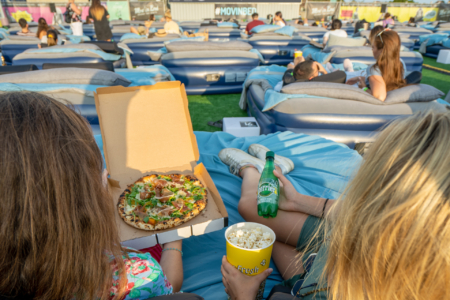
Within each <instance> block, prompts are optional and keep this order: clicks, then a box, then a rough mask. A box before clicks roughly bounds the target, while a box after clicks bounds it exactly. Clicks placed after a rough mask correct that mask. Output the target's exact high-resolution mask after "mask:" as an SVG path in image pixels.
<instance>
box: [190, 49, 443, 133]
mask: <svg viewBox="0 0 450 300" xmlns="http://www.w3.org/2000/svg"><path fill="white" fill-rule="evenodd" d="M423 60H424V61H423V63H424V64H427V65H430V66H433V67H438V68H441V69H445V70H450V65H444V64H439V63H437V62H436V59H434V58H430V57H424V58H423ZM422 83H425V84H429V85H431V86H434V87H435V88H437V89H439V90H441V91H442V92H444V93H445V94H446V95H447V93H449V89H450V76H449V75H445V74H442V73H438V72H435V71H431V70H427V69H423V71H422ZM240 96H241V95H240V94H230V95H205V96H188V99H189V112H190V114H191V119H192V125H193V127H194V130H195V131H220V129H219V128H217V127H212V126H209V125H208V122H209V121H218V120H221V119H222V118H226V117H247V113H246V112H245V111H243V110H241V109H240V108H239V99H240ZM444 98H445V96H444Z"/></svg>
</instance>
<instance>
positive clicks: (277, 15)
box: [273, 11, 286, 27]
mask: <svg viewBox="0 0 450 300" xmlns="http://www.w3.org/2000/svg"><path fill="white" fill-rule="evenodd" d="M273 24H274V25H278V26H281V27H284V26H286V21H284V20H283V14H281V11H277V12H276V13H275V17H274V18H273Z"/></svg>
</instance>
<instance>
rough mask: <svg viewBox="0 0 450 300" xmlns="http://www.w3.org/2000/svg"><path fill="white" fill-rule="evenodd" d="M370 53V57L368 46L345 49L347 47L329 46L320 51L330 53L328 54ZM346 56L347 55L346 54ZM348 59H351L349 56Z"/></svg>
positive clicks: (370, 50)
mask: <svg viewBox="0 0 450 300" xmlns="http://www.w3.org/2000/svg"><path fill="white" fill-rule="evenodd" d="M355 51H356V52H358V53H359V52H370V55H373V54H372V48H371V47H370V46H369V47H368V46H358V47H347V46H337V45H336V46H331V47H328V46H327V47H326V48H325V49H323V50H322V52H325V53H330V52H339V53H340V52H355ZM347 55H348V54H347ZM348 57H351V56H350V55H349V56H348Z"/></svg>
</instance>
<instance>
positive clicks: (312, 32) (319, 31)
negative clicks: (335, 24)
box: [292, 24, 327, 41]
mask: <svg viewBox="0 0 450 300" xmlns="http://www.w3.org/2000/svg"><path fill="white" fill-rule="evenodd" d="M292 26H293V27H295V28H297V29H298V31H297V34H298V35H306V36H307V37H309V38H310V39H314V40H315V41H317V40H319V39H322V38H323V35H324V34H325V33H327V30H326V29H325V28H322V27H315V26H303V25H297V24H296V25H292Z"/></svg>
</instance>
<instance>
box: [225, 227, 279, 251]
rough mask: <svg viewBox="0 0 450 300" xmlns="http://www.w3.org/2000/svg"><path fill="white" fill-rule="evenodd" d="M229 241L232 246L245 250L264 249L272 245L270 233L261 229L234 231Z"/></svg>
mask: <svg viewBox="0 0 450 300" xmlns="http://www.w3.org/2000/svg"><path fill="white" fill-rule="evenodd" d="M227 239H228V241H229V242H230V243H231V244H233V245H235V246H238V247H241V248H244V249H262V248H265V247H267V246H269V245H270V244H272V238H271V236H270V233H269V232H263V231H262V229H261V227H256V228H253V229H237V230H234V231H232V232H230V234H229V235H228V237H227Z"/></svg>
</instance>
